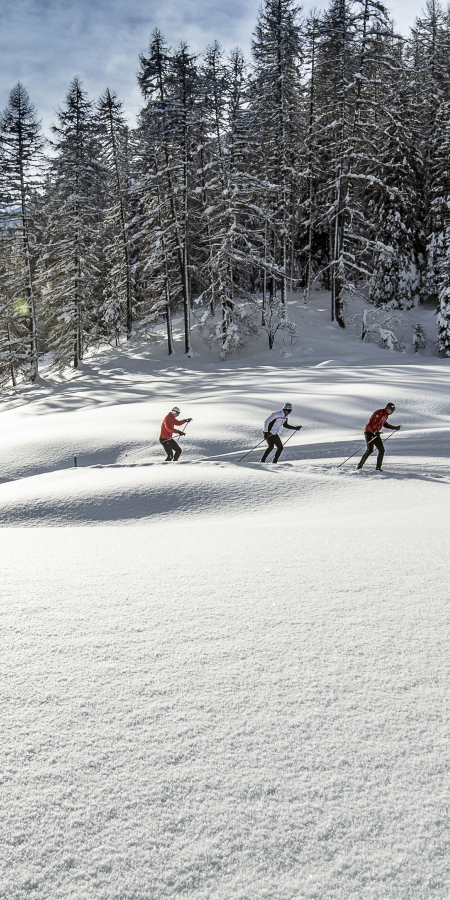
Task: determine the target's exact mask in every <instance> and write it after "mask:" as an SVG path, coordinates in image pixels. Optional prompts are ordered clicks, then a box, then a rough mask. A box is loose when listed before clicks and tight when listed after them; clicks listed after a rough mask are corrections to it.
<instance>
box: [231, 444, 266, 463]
mask: <svg viewBox="0 0 450 900" xmlns="http://www.w3.org/2000/svg"><path fill="white" fill-rule="evenodd" d="M264 441H265V438H263V439H262V441H260V442H259V444H256V447H252V448H251V450H247V453H244V455H243V456H241V457H239V459H237V460H236V463H240V462H242V460H243V459H245V457H246V456H248V455H249V453H253V451H254V450H257V449H258V447H260V446H261V444H263V443H264Z"/></svg>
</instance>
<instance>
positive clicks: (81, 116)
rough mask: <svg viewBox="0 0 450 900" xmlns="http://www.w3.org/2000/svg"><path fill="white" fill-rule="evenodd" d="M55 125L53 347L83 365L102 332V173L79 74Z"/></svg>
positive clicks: (45, 282) (65, 360) (47, 291)
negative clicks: (100, 324) (94, 340)
mask: <svg viewBox="0 0 450 900" xmlns="http://www.w3.org/2000/svg"><path fill="white" fill-rule="evenodd" d="M57 117H58V124H57V125H55V126H53V134H54V140H53V150H54V154H55V155H54V157H53V158H52V159H51V186H50V189H49V191H48V195H47V197H46V202H47V223H46V229H45V234H44V256H43V259H42V270H41V283H42V291H43V300H44V302H45V314H46V320H47V328H48V338H47V340H48V346H49V349H50V350H51V352H52V353H53V355H54V360H55V363H57V364H58V365H60V366H63V365H68V364H70V363H71V362H72V363H73V365H74V367H77V366H78V363H79V362H80V360H82V359H83V352H84V349H85V347H86V346H88V345H89V342H90V340H91V338H92V337H95V338H97V339H98V337H99V326H98V320H99V307H100V306H101V301H102V285H101V283H99V281H100V279H99V274H100V271H101V265H100V258H99V257H100V227H101V219H102V202H103V201H102V191H103V183H102V177H101V176H102V172H101V167H100V163H99V146H98V141H97V137H96V126H95V120H94V115H93V105H92V102H91V101H89V100H88V99H87V96H86V93H85V92H84V91H83V89H82V86H81V83H80V81H79V79H78V78H74V80H73V81H72V84H71V85H70V88H69V91H68V94H67V97H66V102H65V105H64V107H63V108H62V109H59V110H58V113H57Z"/></svg>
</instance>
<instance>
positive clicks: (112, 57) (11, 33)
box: [0, 0, 422, 132]
mask: <svg viewBox="0 0 450 900" xmlns="http://www.w3.org/2000/svg"><path fill="white" fill-rule="evenodd" d="M259 5H260V0H228V2H226V3H225V2H224V0H205V2H200V0H183V2H182V3H181V2H180V0H164V3H157V2H156V0H145V2H144V0H2V7H3V11H2V29H1V33H0V85H1V89H0V109H3V108H4V107H5V105H6V103H7V100H8V95H9V92H10V90H11V89H12V87H13V86H14V85H15V84H16V83H17V82H18V81H21V82H22V83H23V84H24V85H25V87H26V89H27V91H28V93H29V95H30V98H31V100H32V102H33V103H34V104H35V106H36V107H37V109H38V113H39V116H40V118H42V120H43V124H44V127H45V129H46V131H47V132H48V131H49V128H50V125H51V122H52V121H54V111H55V109H56V108H57V107H58V106H61V105H62V104H63V103H64V98H65V96H66V93H67V90H68V87H69V84H70V82H71V81H72V79H73V77H74V76H75V75H78V77H79V78H80V79H81V81H82V82H83V85H84V88H85V90H86V91H87V93H88V96H89V97H91V98H92V99H94V98H96V97H98V96H99V94H101V93H102V91H103V90H104V89H105V87H109V88H110V89H111V90H115V91H116V92H117V94H118V96H119V97H120V99H122V100H123V102H124V108H125V110H126V112H127V114H128V117H129V120H130V124H134V122H135V117H136V113H137V111H138V109H139V106H140V94H139V90H138V87H137V84H136V72H137V69H138V66H139V53H146V52H147V50H148V45H149V41H150V36H151V33H152V31H153V30H154V28H156V27H157V28H159V30H160V31H162V33H163V34H164V36H165V38H166V40H167V43H168V44H169V45H171V46H172V47H176V46H178V45H179V43H180V41H186V42H187V44H188V45H189V47H190V48H191V50H192V51H193V52H194V53H202V52H203V50H204V49H205V48H206V46H207V45H208V44H209V43H211V42H212V41H213V40H215V39H217V40H218V41H220V43H221V44H222V46H223V47H224V49H225V50H226V51H228V52H229V51H230V50H231V49H232V48H233V47H235V46H240V47H242V49H243V50H244V53H245V54H246V55H249V50H250V42H251V35H252V31H253V29H254V26H255V23H256V18H257V13H258V7H259ZM325 5H326V4H325V3H321V4H320V6H321V7H322V8H323V7H325ZM421 7H422V3H421V2H420V3H419V2H418V0H410V2H409V0H396V2H395V3H394V4H392V9H393V15H394V18H395V21H396V25H397V27H398V28H399V29H400V30H401V31H403V32H406V31H407V30H408V27H409V25H410V24H412V22H413V20H414V18H415V16H417V15H418V14H419V13H420V10H421ZM308 8H309V4H308V6H306V7H305V9H306V11H307V9H308Z"/></svg>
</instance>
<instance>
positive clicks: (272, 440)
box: [261, 431, 283, 463]
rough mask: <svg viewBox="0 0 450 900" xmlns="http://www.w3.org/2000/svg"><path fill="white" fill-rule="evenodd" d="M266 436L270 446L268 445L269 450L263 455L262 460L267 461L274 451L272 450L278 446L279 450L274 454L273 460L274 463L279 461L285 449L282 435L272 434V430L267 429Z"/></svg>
mask: <svg viewBox="0 0 450 900" xmlns="http://www.w3.org/2000/svg"><path fill="white" fill-rule="evenodd" d="M264 437H265V439H266V441H267V444H268V447H267V450H265V451H264V453H263V455H262V457H261V462H265V461H266V459H267V457H268V455H269V453H272V450H273V448H274V447H276V448H277V450H276V453H275V456H274V458H273V460H272V462H274V463H276V462H278V460H279V458H280V453H281V451H282V450H283V443H282V440H281V438H280V435H279V434H271V433H270V431H265V432H264Z"/></svg>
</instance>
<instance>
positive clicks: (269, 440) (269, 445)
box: [261, 432, 275, 462]
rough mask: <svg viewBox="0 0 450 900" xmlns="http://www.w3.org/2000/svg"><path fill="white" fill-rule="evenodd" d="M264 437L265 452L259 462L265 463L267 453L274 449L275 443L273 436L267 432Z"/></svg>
mask: <svg viewBox="0 0 450 900" xmlns="http://www.w3.org/2000/svg"><path fill="white" fill-rule="evenodd" d="M264 437H265V439H266V441H267V450H264V453H263V455H262V457H261V462H265V461H266V459H267V457H268V455H269V453H271V452H272V450H273V448H274V446H275V442H274V439H273V435H272V434H270V433H269V432H267V433H266V434H265V435H264Z"/></svg>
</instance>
